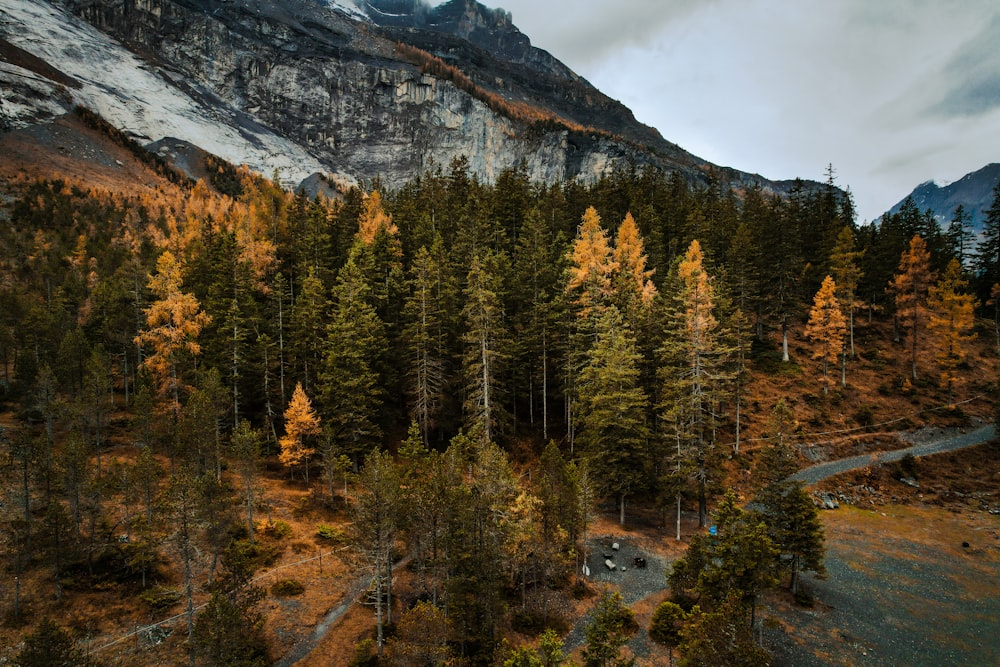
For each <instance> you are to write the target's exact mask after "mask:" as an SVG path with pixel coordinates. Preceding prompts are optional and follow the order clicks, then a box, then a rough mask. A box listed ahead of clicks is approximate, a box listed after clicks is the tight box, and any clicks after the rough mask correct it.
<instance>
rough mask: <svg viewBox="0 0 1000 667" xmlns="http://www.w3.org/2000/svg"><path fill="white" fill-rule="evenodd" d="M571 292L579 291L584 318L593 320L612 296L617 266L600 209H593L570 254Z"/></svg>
mask: <svg viewBox="0 0 1000 667" xmlns="http://www.w3.org/2000/svg"><path fill="white" fill-rule="evenodd" d="M569 260H570V266H569V279H568V280H567V282H566V291H567V292H578V295H577V298H576V304H577V306H578V307H579V314H580V316H581V317H589V316H590V314H591V312H592V311H593V310H594V308H599V307H600V306H601V304H602V302H604V301H606V299H607V298H608V297H609V296H610V294H611V276H612V275H613V273H614V271H615V268H616V267H617V264H616V262H615V259H614V257H613V256H612V251H611V243H610V241H609V239H608V233H607V231H606V230H605V229H604V228H603V227H602V226H601V216H600V215H598V214H597V209H595V208H594V207H593V206H591V207H589V208H588V209H587V210H586V211H585V212H584V214H583V218H582V222H581V223H580V228H579V231H578V233H577V238H576V240H575V241H574V242H573V247H572V248H571V249H570V253H569Z"/></svg>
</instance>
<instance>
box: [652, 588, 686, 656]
mask: <svg viewBox="0 0 1000 667" xmlns="http://www.w3.org/2000/svg"><path fill="white" fill-rule="evenodd" d="M687 617H688V615H687V612H686V611H684V608H683V607H681V606H680V605H679V604H677V603H676V602H673V601H671V600H664V601H663V602H661V603H660V604H659V606H657V607H656V611H654V612H653V618H652V619H650V622H649V638H650V639H652V640H653V641H654V642H656V643H657V644H663V645H664V646H666V647H667V650H668V651H669V652H670V664H671V665H672V664H674V649H675V648H676V647H677V646H678V645H679V644H680V643H681V631H682V630H683V628H684V622H685V621H686V620H687Z"/></svg>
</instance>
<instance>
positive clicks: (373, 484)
mask: <svg viewBox="0 0 1000 667" xmlns="http://www.w3.org/2000/svg"><path fill="white" fill-rule="evenodd" d="M358 483H359V486H360V493H359V496H358V501H357V503H355V505H354V530H355V532H356V534H357V537H358V547H359V550H360V551H361V553H362V554H363V556H364V558H365V560H366V561H367V562H368V565H369V568H370V571H371V574H372V587H371V591H370V592H371V593H372V596H373V601H374V604H375V618H376V633H377V634H376V645H377V647H378V655H382V648H383V645H384V643H385V639H384V635H383V630H384V625H385V623H392V616H391V613H392V612H391V610H392V593H391V591H392V545H393V539H394V538H393V535H394V533H395V530H396V524H397V519H396V517H397V515H398V513H399V512H400V507H399V492H400V487H399V471H398V469H397V468H396V464H395V463H394V462H393V460H392V457H391V456H390V455H389V454H388V453H386V452H383V451H380V450H375V451H374V452H372V453H371V454H369V455H368V456H367V457H366V458H365V463H364V466H363V467H362V468H361V473H360V475H359V477H358Z"/></svg>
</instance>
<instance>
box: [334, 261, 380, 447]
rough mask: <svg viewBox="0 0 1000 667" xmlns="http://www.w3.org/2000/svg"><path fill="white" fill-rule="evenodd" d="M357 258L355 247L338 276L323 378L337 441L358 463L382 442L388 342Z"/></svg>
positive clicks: (335, 440) (335, 442)
mask: <svg viewBox="0 0 1000 667" xmlns="http://www.w3.org/2000/svg"><path fill="white" fill-rule="evenodd" d="M355 256H356V252H355V251H352V253H351V256H350V257H349V258H348V260H347V263H346V264H345V265H344V266H343V267H342V268H341V270H340V273H339V274H338V276H337V286H336V288H335V289H334V294H333V296H334V306H333V313H332V316H331V319H330V322H329V324H328V325H327V335H326V350H325V354H324V360H323V363H324V365H323V369H322V373H321V376H320V381H321V383H322V394H321V398H322V407H323V413H324V416H325V418H326V424H327V428H328V429H329V433H330V435H331V437H332V438H333V442H334V444H335V445H336V446H337V447H338V448H339V451H340V452H341V453H342V454H346V455H348V456H349V457H351V459H352V460H353V461H354V462H355V463H359V462H360V461H361V460H362V459H363V458H364V456H365V455H366V454H367V453H368V452H369V451H371V450H372V449H373V448H374V447H376V446H377V445H378V444H379V443H380V442H381V440H382V429H381V427H380V426H379V412H380V410H381V408H382V399H383V392H382V387H381V384H380V382H379V375H380V373H379V371H380V369H381V367H382V362H383V359H384V355H385V353H386V347H387V343H386V339H385V327H384V325H383V323H382V320H381V319H380V318H379V316H378V314H377V313H376V312H375V308H374V306H373V305H372V304H371V303H370V301H369V300H368V299H369V298H370V296H371V291H370V288H369V284H368V281H367V280H366V279H365V277H364V276H363V275H362V272H361V270H360V269H359V267H358V266H357V265H356V264H355V262H354V258H355Z"/></svg>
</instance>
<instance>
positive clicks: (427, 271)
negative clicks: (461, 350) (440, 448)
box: [403, 246, 448, 444]
mask: <svg viewBox="0 0 1000 667" xmlns="http://www.w3.org/2000/svg"><path fill="white" fill-rule="evenodd" d="M444 273H445V272H444V270H443V267H441V266H439V265H438V263H437V262H436V261H435V258H434V257H433V256H432V255H431V254H430V252H428V251H427V248H425V247H423V246H421V247H420V249H419V250H418V251H417V255H416V257H415V258H414V260H413V264H412V266H411V267H410V276H411V277H410V280H409V287H410V296H409V297H408V298H407V300H406V304H405V306H404V307H403V318H404V321H405V324H404V327H403V341H404V345H405V347H406V355H405V358H406V363H407V369H406V380H407V394H408V395H409V402H410V414H411V416H412V418H413V419H415V420H416V421H417V423H418V424H419V425H420V432H421V436H422V438H423V441H424V443H425V444H426V443H428V442H430V432H431V429H432V428H433V427H434V426H435V424H436V423H437V419H438V417H439V416H440V414H441V410H442V408H443V406H444V403H445V401H446V396H445V390H446V385H447V380H448V377H447V371H448V359H447V347H446V337H445V331H444V325H445V318H446V317H447V314H446V312H445V304H444V299H443V294H442V282H443V281H444V279H445V278H444Z"/></svg>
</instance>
